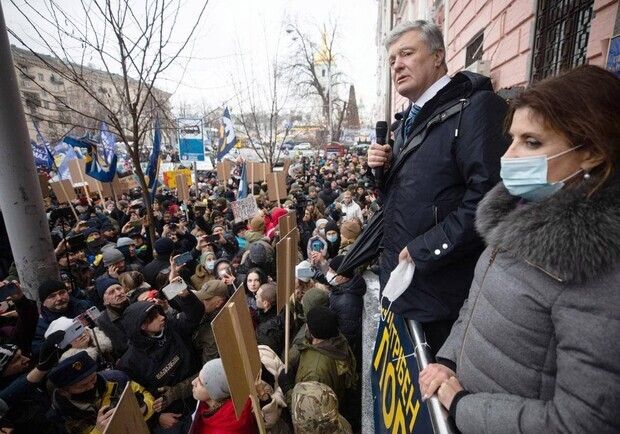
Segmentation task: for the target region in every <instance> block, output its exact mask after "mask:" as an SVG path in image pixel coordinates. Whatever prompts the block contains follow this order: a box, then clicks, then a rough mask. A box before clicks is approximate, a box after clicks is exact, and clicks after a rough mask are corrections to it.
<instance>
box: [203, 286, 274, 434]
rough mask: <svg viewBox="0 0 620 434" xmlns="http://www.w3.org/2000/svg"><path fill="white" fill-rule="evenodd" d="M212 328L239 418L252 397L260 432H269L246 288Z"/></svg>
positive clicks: (214, 322)
mask: <svg viewBox="0 0 620 434" xmlns="http://www.w3.org/2000/svg"><path fill="white" fill-rule="evenodd" d="M211 327H212V328H213V335H214V336H215V343H216V344H217V349H218V352H219V353H220V358H221V359H222V364H223V365H224V372H225V373H226V381H227V382H228V388H229V390H230V396H231V398H232V401H233V406H234V408H235V415H236V416H237V418H238V417H239V416H240V415H241V412H242V411H243V408H244V407H245V404H246V402H247V400H248V397H250V399H251V400H252V407H253V409H254V415H255V417H256V421H257V423H258V426H259V429H260V432H261V433H264V432H266V431H265V426H264V419H263V415H262V411H261V408H260V405H259V401H258V397H257V396H256V386H255V382H256V380H258V379H259V377H260V370H261V361H260V355H259V353H258V345H257V343H256V335H255V332H254V326H253V325H252V318H251V317H250V310H249V308H248V305H247V301H246V298H245V290H244V289H243V287H240V288H238V289H237V290H236V291H235V293H234V294H233V295H232V297H230V299H229V300H228V302H226V304H225V305H224V307H222V310H221V311H220V313H218V314H217V316H216V317H215V319H214V320H213V321H212V322H211Z"/></svg>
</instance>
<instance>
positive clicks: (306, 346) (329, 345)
mask: <svg viewBox="0 0 620 434" xmlns="http://www.w3.org/2000/svg"><path fill="white" fill-rule="evenodd" d="M298 345H299V351H300V352H301V351H305V350H310V351H317V352H319V353H321V354H324V355H326V356H328V357H331V358H332V359H336V360H347V358H348V355H349V353H350V351H351V350H350V349H349V345H348V344H347V340H346V338H345V337H344V336H343V335H342V334H338V336H336V337H334V338H329V339H325V340H324V341H322V342H319V343H318V344H316V345H312V344H311V343H310V340H309V336H308V332H306V339H304V340H303V341H302V342H299V344H298Z"/></svg>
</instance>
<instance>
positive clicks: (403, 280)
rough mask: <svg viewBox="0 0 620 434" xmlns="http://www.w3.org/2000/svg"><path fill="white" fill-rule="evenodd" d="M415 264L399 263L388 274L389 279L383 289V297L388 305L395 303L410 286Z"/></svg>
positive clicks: (408, 262)
mask: <svg viewBox="0 0 620 434" xmlns="http://www.w3.org/2000/svg"><path fill="white" fill-rule="evenodd" d="M414 271H415V264H414V263H413V262H410V261H400V262H399V263H398V265H397V266H396V268H394V270H393V271H392V273H391V274H390V278H389V280H388V281H387V283H386V284H385V288H384V289H383V297H385V298H387V299H388V300H389V301H390V303H393V302H394V301H396V299H397V298H398V297H400V296H401V294H402V293H403V292H405V290H406V289H407V288H408V287H409V285H410V284H411V279H413V272H414Z"/></svg>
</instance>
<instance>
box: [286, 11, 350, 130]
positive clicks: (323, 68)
mask: <svg viewBox="0 0 620 434" xmlns="http://www.w3.org/2000/svg"><path fill="white" fill-rule="evenodd" d="M319 31H320V35H321V36H320V38H319V40H318V41H317V40H316V38H313V37H312V36H311V35H309V34H308V33H306V32H305V31H304V30H302V28H301V27H300V26H298V25H297V24H289V25H288V28H287V30H286V32H287V33H288V34H289V35H290V36H291V38H292V43H293V46H294V53H293V55H292V58H291V60H290V63H289V65H288V66H287V71H288V73H289V76H290V77H291V79H292V80H294V82H295V84H296V85H297V89H298V92H299V96H300V97H302V98H307V97H308V96H313V97H318V98H320V101H321V103H322V114H323V122H324V128H325V130H326V141H332V140H338V139H339V138H340V131H341V125H342V119H341V117H342V115H341V112H342V111H343V110H342V108H343V107H344V105H345V101H344V100H342V99H341V98H340V97H339V96H338V88H339V86H340V85H342V84H343V79H344V74H343V73H342V72H341V71H340V70H339V69H338V65H337V61H338V59H339V57H340V55H339V54H338V52H337V49H336V42H337V39H338V23H337V22H335V23H333V24H331V25H329V26H328V25H326V24H323V25H322V26H321V27H320V28H319Z"/></svg>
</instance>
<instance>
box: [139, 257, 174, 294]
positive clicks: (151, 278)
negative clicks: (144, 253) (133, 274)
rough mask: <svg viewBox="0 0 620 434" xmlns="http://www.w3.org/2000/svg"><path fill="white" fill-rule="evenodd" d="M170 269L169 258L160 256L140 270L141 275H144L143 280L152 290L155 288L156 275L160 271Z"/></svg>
mask: <svg viewBox="0 0 620 434" xmlns="http://www.w3.org/2000/svg"><path fill="white" fill-rule="evenodd" d="M169 267H170V257H169V256H162V257H157V258H155V259H153V260H152V261H151V262H149V263H148V264H146V265H145V266H144V268H143V269H142V274H143V275H144V280H145V282H147V283H148V284H149V285H151V286H152V287H153V288H155V284H156V280H157V275H158V274H159V272H160V271H162V270H164V269H166V268H169Z"/></svg>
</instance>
